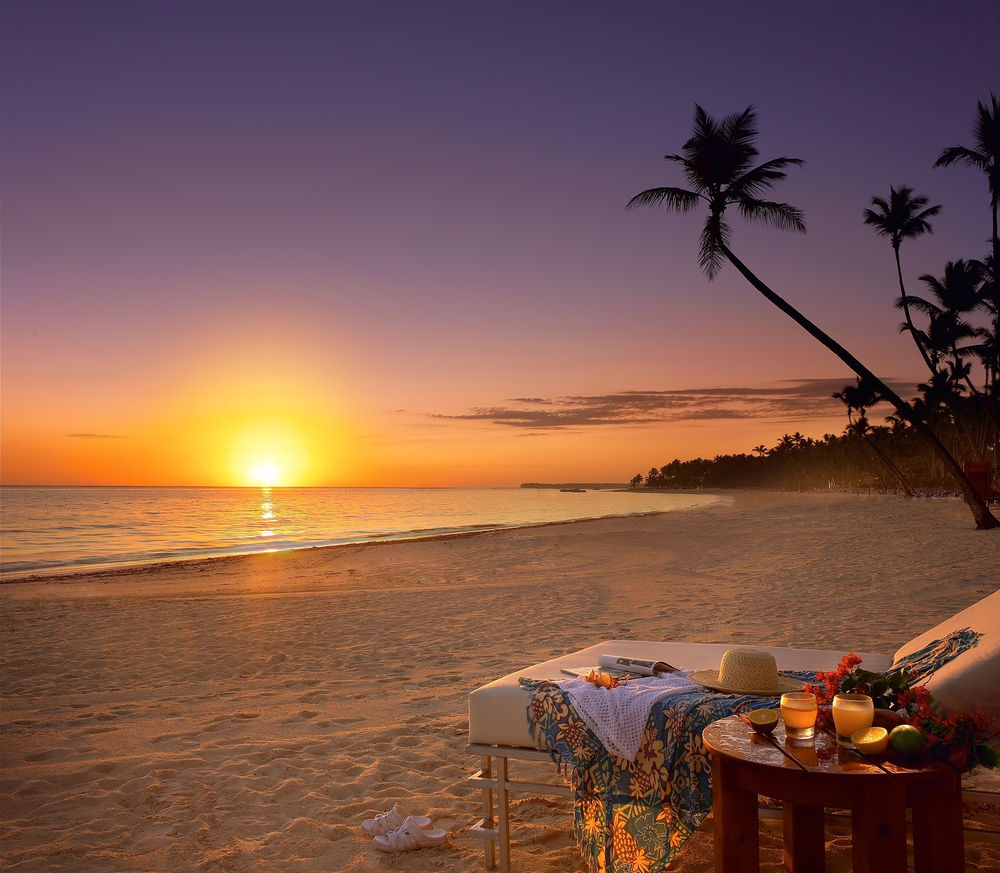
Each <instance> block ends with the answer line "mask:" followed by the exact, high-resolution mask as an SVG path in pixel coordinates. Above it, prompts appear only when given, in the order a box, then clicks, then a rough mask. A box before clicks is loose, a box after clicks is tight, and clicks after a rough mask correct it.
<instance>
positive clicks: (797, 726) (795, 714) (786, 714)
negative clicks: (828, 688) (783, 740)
mask: <svg viewBox="0 0 1000 873" xmlns="http://www.w3.org/2000/svg"><path fill="white" fill-rule="evenodd" d="M781 720H782V721H783V722H784V723H785V736H786V737H787V738H788V739H790V740H811V739H812V738H813V737H814V736H815V735H816V695H815V694H809V693H808V692H806V691H786V692H785V693H784V694H782V695H781Z"/></svg>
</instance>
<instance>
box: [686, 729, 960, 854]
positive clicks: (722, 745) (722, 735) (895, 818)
mask: <svg viewBox="0 0 1000 873" xmlns="http://www.w3.org/2000/svg"><path fill="white" fill-rule="evenodd" d="M702 741H703V742H704V744H705V746H706V748H707V749H708V751H709V753H710V754H711V756H712V812H713V816H714V821H715V870H716V873H751V871H752V873H758V871H759V870H760V858H759V835H758V826H759V822H758V815H757V795H758V794H763V795H765V796H767V797H772V798H774V799H776V800H781V801H782V810H783V818H784V825H783V829H784V860H785V869H786V870H788V871H797V873H817V871H822V870H824V868H825V840H824V835H823V808H824V807H835V808H838V809H845V808H846V809H850V810H851V812H852V847H851V848H852V857H853V869H854V873H906V809H907V807H909V808H910V809H911V810H912V821H913V861H914V870H915V873H962V871H964V869H965V843H964V836H963V832H962V785H961V778H960V776H959V774H958V773H957V772H956V771H955V770H954V769H953V768H952V767H949V766H948V765H946V764H944V763H941V762H938V761H920V762H917V763H913V764H907V763H905V762H901V761H899V760H896V759H895V758H893V757H884V756H877V757H865V756H863V755H861V754H860V753H858V752H856V751H854V750H846V749H841V748H839V747H838V746H837V739H836V737H834V736H833V735H832V734H829V733H826V732H824V731H820V730H819V729H817V731H816V739H815V743H809V744H807V745H793V744H791V743H790V742H786V740H785V732H784V725H783V724H781V723H779V724H778V726H777V728H776V729H775V731H774V733H772V734H771V735H770V736H767V735H763V734H757V733H755V732H754V731H753V730H752V729H751V727H750V725H748V724H747V723H746V722H744V721H742V720H741V719H740V718H739V716H735V715H734V716H730V717H729V718H724V719H721V720H720V721H717V722H713V723H712V724H710V725H709V726H708V727H707V728H705V730H704V732H703V733H702Z"/></svg>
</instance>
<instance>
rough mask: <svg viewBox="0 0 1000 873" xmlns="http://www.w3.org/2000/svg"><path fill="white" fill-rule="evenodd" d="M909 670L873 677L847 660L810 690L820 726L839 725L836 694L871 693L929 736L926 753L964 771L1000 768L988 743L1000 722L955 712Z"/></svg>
mask: <svg viewBox="0 0 1000 873" xmlns="http://www.w3.org/2000/svg"><path fill="white" fill-rule="evenodd" d="M910 678H911V677H910V674H909V673H907V672H906V671H905V670H894V671H889V672H888V673H872V672H870V671H868V670H862V669H861V658H859V657H858V656H857V655H856V654H854V652H851V653H850V654H847V655H845V656H844V657H843V658H842V659H841V661H840V663H839V664H838V665H837V669H836V670H830V671H820V672H819V673H817V674H816V681H815V682H810V683H808V684H807V685H806V688H805V690H806V691H810V692H812V693H813V694H815V695H816V701H817V704H818V708H819V711H818V715H817V723H818V724H822V725H825V726H830V725H831V724H832V723H833V709H832V708H833V698H834V695H836V694H840V693H846V692H854V693H856V694H867V695H869V696H870V697H871V698H872V702H873V703H874V704H875V708H876V709H888V710H892V711H894V712H895V713H896V714H897V716H899V717H901V718H902V719H903V721H905V722H906V723H908V724H911V725H913V726H914V727H915V728H917V730H919V731H920V733H921V734H923V736H924V743H925V748H926V749H927V751H928V752H929V753H930V754H931V755H933V756H934V757H936V758H940V759H942V760H945V761H948V762H949V763H951V764H952V765H953V766H954V767H955V768H956V769H957V770H958V771H959V772H962V773H964V772H966V771H968V770H971V769H972V768H973V767H975V766H976V765H977V764H981V765H982V766H984V767H989V768H993V767H997V766H1000V755H998V754H997V752H996V750H995V749H991V748H990V747H989V746H987V745H986V744H985V742H984V740H986V739H988V738H989V737H991V736H993V735H994V734H996V733H997V732H998V731H1000V719H997V718H996V717H995V716H992V715H991V714H990V713H987V712H984V711H982V710H976V709H963V710H953V711H949V710H947V709H945V708H944V707H943V706H941V704H940V703H938V701H936V700H935V699H934V697H933V696H932V695H931V693H930V691H928V690H927V686H926V685H915V686H911V684H910Z"/></svg>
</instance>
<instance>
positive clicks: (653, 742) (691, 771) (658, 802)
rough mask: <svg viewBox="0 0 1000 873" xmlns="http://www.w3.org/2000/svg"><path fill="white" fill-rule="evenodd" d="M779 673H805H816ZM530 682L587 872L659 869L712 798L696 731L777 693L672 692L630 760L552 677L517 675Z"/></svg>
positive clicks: (807, 676) (533, 715) (536, 727)
mask: <svg viewBox="0 0 1000 873" xmlns="http://www.w3.org/2000/svg"><path fill="white" fill-rule="evenodd" d="M784 675H789V676H793V677H794V678H800V679H802V680H803V681H809V680H812V679H815V674H814V673H788V674H784ZM521 683H522V685H524V686H525V687H527V688H529V689H530V690H531V691H532V695H531V702H530V703H529V704H528V724H529V726H530V728H531V731H532V734H533V736H535V738H536V739H538V740H541V742H542V744H544V747H545V748H546V749H548V751H549V753H550V754H551V755H552V757H553V759H554V760H556V761H557V762H558V763H559V764H560V766H563V767H565V768H566V769H567V771H568V772H569V776H570V781H571V783H572V786H573V791H574V798H575V803H574V816H573V832H574V834H575V836H576V839H577V842H578V843H579V845H580V849H581V851H582V852H583V856H584V858H585V859H586V861H587V866H588V867H589V869H590V870H591V871H592V873H660V871H662V870H664V869H665V868H666V866H667V864H669V863H670V861H671V860H673V858H674V857H675V856H676V855H677V853H678V852H679V851H680V850H681V847H682V846H683V845H684V843H685V842H686V841H687V839H688V838H689V837H690V836H691V834H692V833H694V831H695V829H696V828H697V827H698V825H699V824H701V822H702V820H703V819H704V818H705V816H706V815H707V814H708V813H709V812H710V811H711V808H712V778H711V767H710V761H709V756H708V752H707V751H706V750H705V747H704V745H702V742H701V732H702V731H703V730H704V729H705V727H706V726H708V725H709V724H710V723H711V722H713V721H717V720H718V719H720V718H725V717H726V716H729V715H736V714H739V713H743V712H748V711H749V710H751V709H762V708H771V709H775V708H777V707H778V703H779V699H778V698H777V697H754V696H749V695H732V694H717V693H714V692H708V691H705V692H700V693H697V694H677V695H673V696H669V697H664V698H663V699H661V700H659V701H658V702H657V703H656V704H655V705H654V706H653V710H652V712H650V714H649V719H648V721H647V723H646V728H645V731H644V732H643V737H642V742H641V744H640V746H639V753H638V754H637V755H636V758H635V760H634V761H628V760H625V759H624V758H619V757H617V756H615V755H613V754H611V753H610V752H608V751H607V750H606V749H605V748H604V746H602V745H601V743H600V741H599V740H598V739H597V738H596V737H595V736H594V734H593V733H592V732H591V730H590V729H589V728H588V727H587V726H586V725H585V724H584V722H583V720H582V719H581V718H580V716H579V714H578V713H577V712H576V710H575V709H574V708H573V705H572V704H571V703H570V702H569V701H568V699H567V698H566V696H565V695H564V694H563V692H562V691H561V690H560V689H559V686H558V685H556V684H555V683H554V682H549V681H534V680H530V679H522V680H521Z"/></svg>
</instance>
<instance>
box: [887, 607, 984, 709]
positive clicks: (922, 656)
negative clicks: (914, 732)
mask: <svg viewBox="0 0 1000 873" xmlns="http://www.w3.org/2000/svg"><path fill="white" fill-rule="evenodd" d="M922 650H926V651H922ZM956 653H957V654H956ZM909 656H914V657H911V658H910V661H909V662H907V666H908V668H909V669H910V670H913V669H916V671H917V673H918V680H919V681H918V684H923V685H926V686H927V688H928V690H929V691H930V692H931V694H933V695H934V697H935V698H937V699H938V700H939V701H940V702H941V703H942V704H943V705H944V706H946V707H947V708H948V709H985V710H988V711H990V712H994V713H997V714H1000V590H997V591H994V592H993V593H992V594H990V595H989V596H988V597H984V598H983V599H982V600H980V601H979V602H978V603H973V604H972V606H970V607H968V608H967V609H963V610H962V611H961V612H959V613H958V614H957V615H953V616H952V617H951V618H949V619H946V620H945V621H943V622H941V624H939V625H936V626H935V627H932V628H931V629H930V630H929V631H927V632H926V633H923V634H921V635H920V636H919V637H915V638H914V639H912V640H910V641H909V642H908V643H906V645H904V646H902V647H901V648H900V649H899V650H898V651H897V652H896V655H895V657H894V658H893V662H892V665H893V667H894V668H895V667H896V666H897V665H899V663H900V661H902V660H903V659H904V658H907V657H909ZM941 660H944V663H943V664H941V665H940V666H938V667H937V668H936V669H934V667H935V665H936V664H937V663H938V662H940V661H941ZM928 670H930V671H931V672H928Z"/></svg>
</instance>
